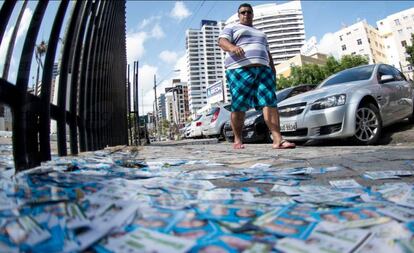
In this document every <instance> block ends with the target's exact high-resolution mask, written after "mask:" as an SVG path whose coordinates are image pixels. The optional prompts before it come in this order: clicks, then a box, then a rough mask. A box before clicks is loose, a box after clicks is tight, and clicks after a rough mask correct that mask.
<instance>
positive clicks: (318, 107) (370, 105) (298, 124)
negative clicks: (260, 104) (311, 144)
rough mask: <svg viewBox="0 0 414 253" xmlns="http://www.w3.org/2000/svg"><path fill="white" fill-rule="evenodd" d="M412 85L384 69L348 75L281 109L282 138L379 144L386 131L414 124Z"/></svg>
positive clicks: (397, 73) (368, 67)
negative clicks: (407, 121) (405, 123)
mask: <svg viewBox="0 0 414 253" xmlns="http://www.w3.org/2000/svg"><path fill="white" fill-rule="evenodd" d="M413 99H414V92H413V84H412V83H410V82H408V81H407V79H406V78H405V76H404V75H403V74H402V73H401V72H400V71H399V70H397V69H396V68H394V67H392V66H390V65H386V64H373V65H364V66H359V67H355V68H351V69H346V70H344V71H341V72H339V73H337V74H334V75H332V76H330V77H328V78H327V79H326V80H325V81H323V82H322V83H321V84H320V85H319V86H318V87H317V88H316V89H314V90H312V91H309V92H307V93H303V94H301V95H298V96H294V97H291V98H288V99H286V100H284V101H282V102H281V103H280V104H279V113H280V123H281V124H280V128H281V132H282V135H283V136H284V138H286V139H288V140H291V141H295V140H309V139H328V138H349V137H351V138H352V139H353V140H354V141H355V142H356V143H359V144H375V143H376V142H377V141H378V139H379V137H380V135H381V130H382V128H383V127H384V126H387V125H390V124H392V123H395V122H397V121H400V120H402V119H404V118H407V117H408V118H410V120H411V121H413V116H414V115H413V111H414V107H413Z"/></svg>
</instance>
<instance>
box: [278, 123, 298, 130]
mask: <svg viewBox="0 0 414 253" xmlns="http://www.w3.org/2000/svg"><path fill="white" fill-rule="evenodd" d="M292 131H296V122H288V123H283V124H280V132H292Z"/></svg>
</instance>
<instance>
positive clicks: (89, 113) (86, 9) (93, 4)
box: [0, 0, 128, 171]
mask: <svg viewBox="0 0 414 253" xmlns="http://www.w3.org/2000/svg"><path fill="white" fill-rule="evenodd" d="M17 3H19V4H17ZM21 3H22V2H18V1H16V0H6V1H5V2H3V5H2V7H1V10H0V41H1V44H3V39H4V34H5V31H6V28H7V25H8V24H9V22H10V20H11V19H10V17H11V16H12V14H13V12H16V11H17V12H19V10H15V8H20V9H21V10H20V14H21V13H23V10H24V8H26V5H27V0H26V1H25V2H24V3H23V5H22V4H21ZM55 3H56V2H55ZM48 5H49V1H46V0H41V1H38V2H36V7H35V9H34V11H33V15H32V17H31V20H30V24H29V27H28V29H27V33H26V34H25V38H24V42H23V47H22V52H21V55H20V56H19V57H18V58H19V64H18V68H17V70H16V72H17V74H16V81H15V83H12V82H9V81H8V73H6V71H3V75H2V77H1V78H0V104H5V105H7V106H8V107H10V109H11V111H12V119H13V127H12V129H13V156H14V162H15V167H16V171H21V170H24V169H28V168H31V167H34V166H37V165H39V164H40V162H42V161H47V160H50V159H51V144H50V126H51V120H52V119H53V120H56V125H57V127H56V129H57V150H58V154H59V155H61V156H64V155H67V154H68V150H67V142H69V143H70V153H71V154H78V152H79V151H81V152H82V151H90V150H98V149H102V148H104V147H106V146H114V145H121V144H128V130H127V129H128V127H127V111H128V110H127V80H126V36H125V13H126V11H125V1H123V0H116V1H98V0H95V1H92V0H87V1H84V0H82V1H81V0H79V1H76V2H73V1H72V2H70V1H69V0H61V1H60V2H59V4H58V5H59V6H58V8H57V11H56V13H55V15H54V17H53V23H52V24H49V27H50V36H49V38H48V40H46V41H47V43H46V44H47V50H46V51H45V57H44V63H43V71H42V75H41V78H39V83H41V86H40V93H39V94H32V93H30V92H29V91H28V88H30V87H29V79H30V78H29V76H30V70H31V68H32V61H33V55H34V54H35V50H36V43H37V41H39V38H38V34H39V30H40V26H41V25H42V22H47V21H45V20H46V18H45V11H46V9H47V8H48ZM20 14H19V18H21V15H20ZM19 18H18V19H17V22H15V26H14V28H13V29H14V31H16V33H17V29H18V28H19V24H20V20H19ZM49 19H50V16H49ZM65 20H66V21H67V22H65ZM14 31H13V33H14ZM63 31H64V36H63V39H62V38H60V37H59V36H60V34H61V33H62V32H63ZM15 39H16V37H15V36H14V38H13V35H12V36H11V39H10V40H9V42H8V47H9V48H8V50H7V51H8V52H9V51H10V52H12V51H13V47H14V44H15ZM59 41H61V42H62V46H61V52H58V50H57V48H58V43H59ZM5 43H7V42H5ZM57 53H60V60H59V62H58V64H57V65H58V66H59V67H58V72H59V75H57V76H56V78H55V79H53V68H54V65H56V63H55V58H56V55H57ZM0 61H3V66H4V67H3V70H5V68H6V66H7V67H9V66H10V61H11V58H10V57H6V59H0ZM7 71H8V70H7ZM52 84H53V85H55V87H54V89H57V92H55V94H57V100H56V101H57V102H56V105H55V104H52V103H51V102H50V101H51V96H52V95H53V94H52ZM36 85H38V83H36ZM67 136H69V139H68V140H67Z"/></svg>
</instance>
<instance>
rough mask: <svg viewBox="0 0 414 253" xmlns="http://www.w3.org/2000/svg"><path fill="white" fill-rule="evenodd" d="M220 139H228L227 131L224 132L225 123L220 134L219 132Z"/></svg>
mask: <svg viewBox="0 0 414 253" xmlns="http://www.w3.org/2000/svg"><path fill="white" fill-rule="evenodd" d="M218 139H219V140H223V141H224V140H226V135H225V133H224V124H223V126H222V127H221V131H220V134H219V136H218Z"/></svg>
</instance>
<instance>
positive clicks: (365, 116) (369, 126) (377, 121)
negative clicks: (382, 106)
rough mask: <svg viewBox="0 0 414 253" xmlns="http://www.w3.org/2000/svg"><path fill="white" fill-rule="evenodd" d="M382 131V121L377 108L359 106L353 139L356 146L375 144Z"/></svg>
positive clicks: (370, 105) (365, 105)
mask: <svg viewBox="0 0 414 253" xmlns="http://www.w3.org/2000/svg"><path fill="white" fill-rule="evenodd" d="M381 130H382V120H381V116H380V114H379V111H378V108H377V107H375V106H374V105H373V104H363V105H361V106H360V107H359V108H358V110H357V112H356V118H355V134H354V136H353V139H354V141H355V142H356V143H358V144H364V145H372V144H375V143H376V142H377V141H378V139H379V137H380V135H381Z"/></svg>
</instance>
